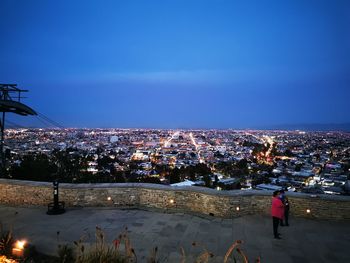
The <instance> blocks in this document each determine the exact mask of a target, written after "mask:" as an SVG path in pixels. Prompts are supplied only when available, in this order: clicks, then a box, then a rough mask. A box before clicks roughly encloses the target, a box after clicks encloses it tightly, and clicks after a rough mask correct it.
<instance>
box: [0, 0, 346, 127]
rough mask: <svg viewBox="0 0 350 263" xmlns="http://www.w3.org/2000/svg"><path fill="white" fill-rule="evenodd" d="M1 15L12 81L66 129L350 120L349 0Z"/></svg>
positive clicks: (43, 4) (0, 8)
mask: <svg viewBox="0 0 350 263" xmlns="http://www.w3.org/2000/svg"><path fill="white" fill-rule="evenodd" d="M0 18H1V20H0V36H1V41H0V59H1V63H0V83H17V84H18V87H19V88H23V89H28V90H29V92H28V94H27V96H28V98H27V99H25V100H24V101H23V102H25V103H26V104H28V105H29V106H31V107H32V108H34V109H35V110H37V111H39V112H41V113H43V114H45V115H47V116H49V117H50V118H51V119H53V120H55V121H57V122H59V123H61V124H63V125H64V126H66V127H143V128H146V127H147V128H254V127H262V126H264V127H265V126H268V125H280V124H295V123H344V122H350V114H349V113H350V106H349V105H350V1H348V0H344V1H341V0H327V1H326V0H300V1H298V0H291V1H287V0H284V1H281V0H276V1H262V0H257V1H249V0H248V1H247V0H241V1H234V0H229V1H222V0H212V1H206V0H199V1H191V0H184V1H180V0H177V1H175V0H173V1H166V0H159V1H152V0H148V1H146V0H144V1H135V0H125V1H117V0H115V1H97V0H96V1H86V0H85V1H36V0H30V1H28V0H23V1H18V0H1V1H0ZM8 118H9V120H12V121H15V122H16V123H21V124H23V125H24V126H25V125H35V124H33V123H34V121H35V119H33V118H29V119H27V120H25V119H24V118H17V117H16V116H14V115H9V117H8ZM30 122H33V123H32V124H31V123H30ZM39 124H40V123H38V125H39Z"/></svg>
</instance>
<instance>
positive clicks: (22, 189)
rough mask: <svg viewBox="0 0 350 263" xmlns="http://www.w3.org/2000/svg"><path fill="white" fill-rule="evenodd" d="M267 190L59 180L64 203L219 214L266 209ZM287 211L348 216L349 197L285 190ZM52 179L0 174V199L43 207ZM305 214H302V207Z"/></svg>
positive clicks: (0, 201)
mask: <svg viewBox="0 0 350 263" xmlns="http://www.w3.org/2000/svg"><path fill="white" fill-rule="evenodd" d="M271 195H272V193H271V192H267V191H256V190H244V191H243V190H234V191H216V190H213V189H208V188H200V187H170V186H163V185H153V184H129V183H128V184H60V189H59V197H60V201H64V202H65V203H66V207H68V209H69V207H86V206H92V207H94V206H101V207H136V208H141V209H143V208H146V209H147V208H148V209H161V210H167V211H180V212H185V213H195V214H202V215H212V216H217V217H223V218H230V217H237V216H242V215H249V214H257V213H259V214H266V215H267V214H269V212H270V205H271ZM287 196H288V198H289V200H290V203H291V210H290V211H291V215H294V216H298V217H310V218H319V219H347V220H349V219H350V197H348V196H329V195H318V196H311V195H308V194H301V193H289V192H287ZM52 199H53V188H52V183H46V182H33V181H18V180H7V179H0V204H4V205H11V206H17V205H18V206H32V205H35V206H46V205H47V204H48V203H50V202H52ZM308 209H309V210H310V213H307V210H308Z"/></svg>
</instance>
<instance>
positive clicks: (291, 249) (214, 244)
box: [0, 205, 350, 263]
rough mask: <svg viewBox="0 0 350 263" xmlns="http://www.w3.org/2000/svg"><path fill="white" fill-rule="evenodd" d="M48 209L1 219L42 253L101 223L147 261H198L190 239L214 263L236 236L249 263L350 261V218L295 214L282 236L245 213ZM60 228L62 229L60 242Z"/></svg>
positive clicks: (8, 211) (13, 212) (10, 211)
mask: <svg viewBox="0 0 350 263" xmlns="http://www.w3.org/2000/svg"><path fill="white" fill-rule="evenodd" d="M45 212H46V209H45V208H44V207H32V208H24V207H11V206H4V205H1V206H0V222H1V223H2V224H3V226H4V227H5V228H10V227H13V229H14V233H15V234H16V235H17V236H18V238H27V239H28V240H29V241H30V243H32V244H34V245H35V246H36V248H37V250H39V251H40V252H43V253H46V254H52V255H55V253H56V250H57V245H58V242H60V243H67V242H68V243H73V241H74V240H78V239H79V238H80V237H81V236H82V235H83V234H84V233H88V234H89V235H90V238H89V240H88V241H90V242H93V240H94V231H95V227H96V226H100V227H101V228H102V229H103V230H104V231H105V233H106V235H107V240H108V241H109V242H111V241H112V240H113V239H114V238H116V237H117V236H118V235H119V234H120V233H121V232H122V231H123V229H124V227H125V226H127V227H128V229H129V237H130V238H131V242H132V245H133V247H134V248H135V251H136V254H137V256H138V259H139V261H138V262H146V257H147V255H149V251H150V250H151V249H152V248H153V247H155V246H158V249H159V254H158V259H159V261H160V262H180V259H181V253H180V247H181V246H182V247H183V248H184V250H185V252H186V254H187V255H188V257H187V260H186V262H194V260H193V259H194V258H195V256H196V255H199V254H200V252H201V251H202V250H201V249H199V248H198V247H192V245H191V244H192V242H193V241H196V242H201V243H202V244H205V245H206V246H207V248H208V250H209V251H211V252H212V253H213V254H214V255H215V257H214V258H213V259H212V260H211V261H210V262H223V256H224V255H225V253H226V251H227V249H228V248H229V247H230V245H231V244H232V242H233V241H234V240H238V239H240V240H243V241H244V244H243V245H242V246H241V248H242V249H243V251H245V252H246V254H247V255H248V257H249V259H250V261H251V262H254V260H255V258H256V257H258V256H260V257H261V261H262V262H269V263H273V262H283V263H289V262H303V263H308V262H318V263H319V262H350V253H349V251H348V250H349V248H350V235H349V233H350V222H349V221H325V220H318V219H303V218H293V217H292V218H291V219H290V226H289V227H283V228H281V229H280V233H281V234H282V238H283V239H282V240H275V239H273V238H272V222H271V218H270V217H269V216H266V215H246V216H242V217H238V218H234V219H220V218H214V217H198V216H194V215H189V214H182V213H173V214H167V213H162V212H159V211H143V210H136V209H132V210H120V209H117V208H71V209H69V210H68V211H67V212H66V213H65V214H62V215H56V216H49V215H46V213H45ZM57 231H60V235H59V241H58V240H57Z"/></svg>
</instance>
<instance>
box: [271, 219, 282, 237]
mask: <svg viewBox="0 0 350 263" xmlns="http://www.w3.org/2000/svg"><path fill="white" fill-rule="evenodd" d="M279 223H280V219H279V218H278V217H274V216H273V217H272V225H273V235H274V237H278V225H279Z"/></svg>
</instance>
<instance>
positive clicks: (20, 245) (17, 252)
mask: <svg viewBox="0 0 350 263" xmlns="http://www.w3.org/2000/svg"><path fill="white" fill-rule="evenodd" d="M26 243H27V241H25V240H17V241H16V242H15V244H14V247H13V248H12V255H13V256H15V257H23V255H24V247H25V245H26Z"/></svg>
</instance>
